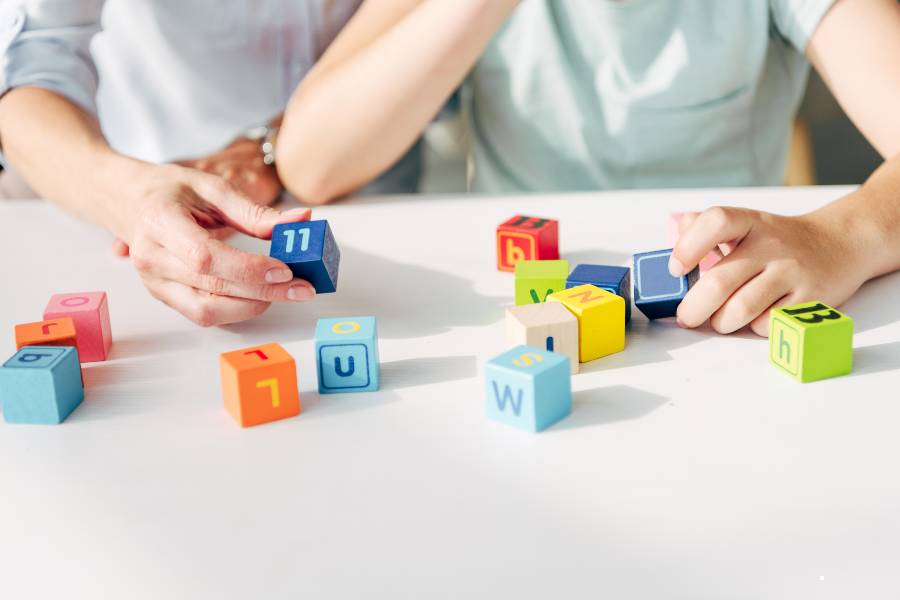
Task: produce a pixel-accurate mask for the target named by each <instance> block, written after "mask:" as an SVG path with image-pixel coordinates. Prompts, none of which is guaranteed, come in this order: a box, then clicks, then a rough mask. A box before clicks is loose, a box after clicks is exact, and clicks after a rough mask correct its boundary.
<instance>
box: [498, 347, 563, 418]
mask: <svg viewBox="0 0 900 600" xmlns="http://www.w3.org/2000/svg"><path fill="white" fill-rule="evenodd" d="M484 374H485V382H486V384H487V389H486V392H487V415H488V417H490V418H491V419H494V420H497V421H500V422H501V423H506V424H507V425H512V426H514V427H518V428H520V429H524V430H526V431H531V432H537V431H541V430H543V429H546V428H547V427H550V426H551V425H553V424H554V423H556V422H557V421H559V420H560V419H563V418H565V417H567V416H568V415H569V413H571V412H572V379H571V373H570V366H569V357H568V356H565V355H563V354H557V353H555V352H548V351H547V350H543V349H541V348H535V347H533V346H517V347H515V348H513V349H512V350H510V351H508V352H504V353H503V354H501V355H500V356H498V357H496V358H494V359H492V360H490V361H488V363H487V366H486V367H485V373H484Z"/></svg>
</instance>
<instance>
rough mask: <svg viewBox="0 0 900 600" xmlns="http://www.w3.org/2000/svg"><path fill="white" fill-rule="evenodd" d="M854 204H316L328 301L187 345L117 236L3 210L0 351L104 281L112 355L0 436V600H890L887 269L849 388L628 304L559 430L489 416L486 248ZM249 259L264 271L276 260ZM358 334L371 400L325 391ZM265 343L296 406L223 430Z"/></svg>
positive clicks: (612, 243)
mask: <svg viewBox="0 0 900 600" xmlns="http://www.w3.org/2000/svg"><path fill="white" fill-rule="evenodd" d="M847 191H848V188H810V189H800V190H793V191H789V190H781V189H756V190H705V191H677V192H632V193H606V194H584V195H571V196H527V197H518V198H511V197H510V198H479V197H468V198H461V197H433V198H420V199H418V200H415V199H412V198H375V199H370V200H364V201H352V202H349V203H346V204H343V205H338V206H333V207H328V208H322V209H319V210H317V211H316V212H317V215H318V217H320V218H327V219H329V221H330V222H331V224H332V227H333V229H334V232H335V235H336V237H337V240H338V243H339V245H340V247H341V250H342V253H343V260H342V263H341V274H340V283H339V288H340V291H339V292H338V293H337V294H333V295H327V296H322V297H320V298H318V299H316V300H315V301H314V302H312V303H309V304H305V305H296V304H290V305H288V304H285V305H280V306H275V307H273V308H272V309H271V310H270V311H269V312H268V313H267V314H265V315H264V316H262V317H261V318H259V319H257V320H255V321H252V322H249V323H245V324H241V325H236V326H231V327H225V328H221V329H216V328H213V329H200V328H197V327H196V326H194V325H192V324H190V323H189V322H187V321H186V320H184V319H183V318H182V317H180V316H179V315H178V314H176V313H175V312H173V311H171V310H169V309H168V308H166V307H164V306H163V305H162V304H159V303H157V302H156V301H155V300H153V299H152V298H151V297H150V296H149V295H148V294H147V293H146V292H145V291H144V288H143V286H142V285H141V283H140V281H139V279H138V277H137V275H136V274H135V273H134V272H133V270H132V268H131V267H130V265H129V264H128V262H127V261H125V260H121V259H116V258H114V257H113V256H112V255H111V253H110V252H109V241H110V240H109V237H108V235H107V234H105V233H103V232H102V231H99V230H97V229H95V228H93V227H91V226H89V225H85V224H82V223H79V222H78V221H76V220H74V219H72V218H70V217H68V216H65V215H63V214H61V213H60V212H58V211H56V210H54V209H52V208H50V207H49V206H46V205H44V204H43V203H40V202H8V203H3V204H2V206H0V249H2V252H3V257H4V258H3V259H2V269H3V271H2V272H3V277H2V282H3V286H4V290H3V293H2V295H0V329H2V330H3V331H5V332H6V334H5V335H4V336H3V337H2V340H0V350H2V351H3V353H4V354H5V355H9V354H12V352H13V350H14V345H13V334H12V327H13V325H14V324H15V323H19V322H26V321H34V320H39V319H40V317H41V313H42V310H43V308H44V305H45V303H46V301H47V298H48V297H49V296H50V295H51V294H52V293H55V292H74V291H86V290H106V291H107V292H108V293H109V298H110V311H111V316H112V331H113V336H114V339H115V342H114V345H113V351H112V360H110V361H109V362H105V363H98V364H93V365H90V366H88V367H87V368H86V369H85V380H86V383H87V398H86V400H85V402H84V403H83V404H82V405H81V407H79V408H78V409H77V410H76V411H75V412H74V413H73V414H72V416H71V417H69V419H68V421H66V422H65V423H64V424H63V425H61V426H56V427H46V426H21V425H19V426H13V425H8V424H5V423H0V598H7V599H10V600H12V599H16V600H18V599H20V598H66V599H71V598H92V599H96V598H117V599H118V598H128V599H138V598H140V599H143V598H148V599H149V598H153V599H163V598H164V599H175V598H178V599H180V598H190V599H198V598H200V599H205V598H209V599H216V600H220V599H226V598H228V599H230V598H267V599H268V598H272V599H281V598H292V599H293V598H306V599H316V600H318V599H325V598H391V599H397V598H417V599H424V598H519V599H523V598H541V599H546V598H654V599H658V598H684V599H692V600H694V599H701V598H709V599H722V598H729V599H732V598H742V599H743V598H747V599H758V598H766V599H773V598H790V599H805V598H818V599H822V598H842V599H843V598H851V597H853V598H866V599H867V600H871V599H874V598H897V597H898V595H900V569H898V558H900V477H898V476H897V472H898V466H897V465H898V461H900V435H898V431H900V400H898V396H897V386H898V384H900V373H898V370H897V369H898V368H900V324H898V323H897V321H898V318H900V302H897V297H898V295H900V276H897V275H895V276H889V277H886V278H882V279H881V280H878V281H875V282H872V283H870V284H868V285H867V286H866V287H864V288H863V289H862V290H861V291H860V292H859V294H858V295H857V296H856V297H855V298H853V299H852V300H851V301H850V302H849V303H847V304H846V305H845V306H844V308H845V310H846V311H847V312H848V313H849V314H850V315H851V316H853V317H854V319H855V321H856V324H857V335H856V337H855V347H856V349H855V352H854V360H855V367H854V372H853V374H852V375H851V376H848V377H843V378H839V379H835V380H830V381H826V382H820V383H814V384H806V385H801V384H799V383H797V382H795V381H793V380H792V379H790V378H789V377H787V376H785V375H784V374H783V373H781V372H779V371H777V370H776V369H775V368H774V367H772V366H770V365H769V363H768V362H767V358H766V353H767V347H766V342H765V341H763V340H762V339H759V338H756V337H755V336H753V335H752V334H749V333H741V334H737V335H731V336H727V337H726V336H719V335H716V334H714V333H712V332H711V331H709V330H705V331H682V330H680V329H678V328H677V327H676V325H675V323H674V322H672V320H671V319H670V320H667V321H665V322H655V323H652V324H648V322H647V321H646V320H645V319H644V318H643V316H642V315H641V314H640V313H639V312H635V315H636V316H635V318H634V322H633V323H632V324H631V326H630V329H629V332H628V340H627V348H626V350H625V352H624V353H621V354H618V355H615V356H612V357H609V358H605V359H601V360H599V361H596V362H593V363H590V364H587V365H582V367H583V368H582V372H581V373H580V374H578V375H576V376H575V377H574V379H573V389H574V410H573V413H572V415H571V417H569V418H568V419H566V420H565V421H563V422H562V423H560V424H558V425H557V426H555V427H553V428H552V429H550V430H547V431H546V432H544V433H541V434H537V435H533V434H528V433H524V432H521V431H519V430H516V429H513V428H510V427H507V426H504V425H501V424H498V423H495V422H493V421H489V420H488V419H487V418H485V416H484V403H485V398H484V392H483V383H482V369H483V365H484V362H485V361H486V360H487V359H489V358H491V357H492V356H494V355H496V354H498V353H500V352H501V351H503V350H504V349H505V344H504V323H503V309H504V306H506V305H509V304H510V303H511V300H512V294H513V278H512V275H510V274H506V273H500V272H498V271H497V270H496V269H495V266H494V265H495V256H494V252H495V250H494V230H495V227H496V225H497V224H498V223H500V222H501V221H503V220H505V219H506V218H508V217H510V216H511V215H513V214H516V213H524V214H537V215H541V216H547V217H553V218H558V219H560V221H561V251H562V256H563V258H567V259H568V260H570V261H571V262H572V263H573V264H575V263H579V262H597V263H609V264H623V265H627V264H629V261H630V256H631V254H632V253H634V252H638V251H645V250H653V249H657V248H660V247H664V246H665V226H664V224H665V215H666V213H667V212H669V211H675V210H686V209H699V208H703V207H706V206H709V205H713V204H736V205H745V206H755V207H759V208H762V209H766V210H772V211H776V212H782V213H798V212H803V211H806V210H808V209H811V208H814V207H816V206H818V205H820V204H822V203H824V202H827V201H829V200H831V199H833V198H836V197H838V196H839V195H842V194H844V193H846V192H847ZM238 243H239V245H241V246H242V247H246V248H256V249H258V250H259V251H260V252H266V251H267V244H266V243H263V242H258V243H257V242H253V241H250V240H241V241H239V242H238ZM348 315H375V316H377V317H378V319H379V330H380V334H381V337H380V342H379V349H380V354H381V360H382V365H381V368H382V381H383V389H382V390H381V391H379V392H377V393H359V394H347V395H332V396H324V397H319V395H318V394H317V393H316V391H315V390H316V382H315V364H314V358H313V350H312V348H313V346H312V340H311V337H312V333H313V328H314V325H315V321H316V319H317V318H318V317H330V316H348ZM270 341H275V342H279V343H281V344H282V345H284V346H285V348H287V349H288V351H289V352H291V353H292V354H293V355H294V357H295V358H296V359H297V361H298V367H299V376H300V392H301V402H302V405H303V412H302V414H301V415H300V416H299V417H297V418H293V419H289V420H285V421H281V422H277V423H274V424H269V425H264V426H260V427H255V428H251V429H241V428H240V427H238V426H237V425H236V424H235V423H234V422H233V421H232V420H231V417H230V416H229V415H228V414H227V413H226V412H225V410H224V408H223V406H222V400H221V395H220V391H219V380H218V365H217V361H218V355H219V353H220V352H223V351H227V350H232V349H236V348H240V347H244V346H249V345H253V344H259V343H263V342H270Z"/></svg>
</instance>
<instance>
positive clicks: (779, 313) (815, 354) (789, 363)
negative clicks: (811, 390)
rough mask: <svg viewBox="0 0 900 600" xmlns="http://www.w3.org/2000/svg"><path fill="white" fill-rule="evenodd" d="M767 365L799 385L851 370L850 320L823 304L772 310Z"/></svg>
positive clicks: (816, 303)
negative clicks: (790, 377)
mask: <svg viewBox="0 0 900 600" xmlns="http://www.w3.org/2000/svg"><path fill="white" fill-rule="evenodd" d="M769 361H770V362H771V363H772V364H773V365H775V366H776V367H778V368H780V369H781V370H783V371H785V372H786V373H787V374H788V375H790V376H792V377H794V378H796V379H797V380H798V381H801V382H803V383H806V382H810V381H818V380H820V379H827V378H829V377H838V376H840V375H846V374H847V373H849V372H850V371H851V370H852V369H853V319H851V318H850V317H848V316H847V315H845V314H843V313H841V312H839V311H837V310H835V309H834V308H832V307H830V306H828V305H827V304H825V303H823V302H805V303H803V304H795V305H794V306H784V307H782V308H773V309H772V310H771V312H770V316H769Z"/></svg>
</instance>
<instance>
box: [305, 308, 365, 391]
mask: <svg viewBox="0 0 900 600" xmlns="http://www.w3.org/2000/svg"><path fill="white" fill-rule="evenodd" d="M316 367H317V368H316V370H317V371H318V374H319V393H320V394H340V393H346V392H372V391H375V390H377V389H378V386H379V367H378V328H377V323H376V321H375V317H343V318H338V319H319V321H318V323H316Z"/></svg>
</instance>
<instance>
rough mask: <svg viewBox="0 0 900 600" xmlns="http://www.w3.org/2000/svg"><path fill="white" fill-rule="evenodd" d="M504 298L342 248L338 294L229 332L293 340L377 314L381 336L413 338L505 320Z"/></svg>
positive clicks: (284, 307)
mask: <svg viewBox="0 0 900 600" xmlns="http://www.w3.org/2000/svg"><path fill="white" fill-rule="evenodd" d="M410 251H411V252H412V251H414V249H411V250H410ZM501 300H502V299H501V298H495V297H490V296H485V295H483V294H480V293H478V292H476V291H475V289H474V288H473V286H472V282H471V281H469V280H467V279H463V278H462V277H458V276H456V275H452V274H449V273H447V272H444V271H440V270H439V269H430V268H425V267H420V266H417V265H412V264H407V263H401V262H397V261H393V260H390V259H387V258H384V257H380V256H376V255H374V254H369V253H367V252H363V251H362V250H359V249H358V248H354V247H352V246H347V245H342V247H341V271H340V276H339V279H338V292H337V293H336V294H329V295H323V296H322V297H321V298H316V299H315V300H314V301H313V302H309V303H303V304H289V303H283V304H279V305H276V306H272V308H271V309H269V311H268V312H267V313H266V314H265V315H263V316H262V317H260V318H257V319H254V320H252V321H248V322H245V323H238V324H236V325H229V326H228V327H227V329H229V330H230V331H235V332H238V333H241V334H247V335H254V336H260V337H263V336H264V337H266V338H271V339H274V340H280V341H284V342H288V341H294V340H297V339H300V338H301V336H302V335H309V334H311V332H312V328H313V326H314V324H315V321H316V320H317V319H319V318H325V317H341V316H361V315H373V316H375V317H376V318H378V335H379V337H382V338H387V339H409V338H416V337H427V336H431V335H436V334H439V333H443V332H445V331H448V330H449V329H451V328H453V327H475V326H484V325H490V324H492V323H494V322H496V321H498V320H500V319H501V318H502V317H503V310H502V302H501ZM292 334H293V335H292ZM297 334H300V335H297ZM286 336H292V337H290V338H288V339H286Z"/></svg>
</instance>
